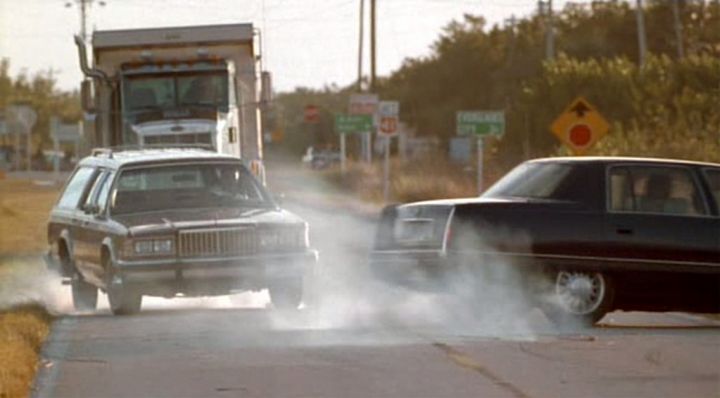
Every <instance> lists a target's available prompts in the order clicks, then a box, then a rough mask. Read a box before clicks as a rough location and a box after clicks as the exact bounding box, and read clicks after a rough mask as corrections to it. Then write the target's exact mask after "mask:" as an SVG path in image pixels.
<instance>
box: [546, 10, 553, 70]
mask: <svg viewBox="0 0 720 398" xmlns="http://www.w3.org/2000/svg"><path fill="white" fill-rule="evenodd" d="M546 4H547V17H546V22H547V28H546V31H545V58H546V59H553V58H555V26H554V23H553V22H554V21H553V6H552V0H547V3H546Z"/></svg>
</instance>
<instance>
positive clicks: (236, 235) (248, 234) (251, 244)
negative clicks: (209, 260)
mask: <svg viewBox="0 0 720 398" xmlns="http://www.w3.org/2000/svg"><path fill="white" fill-rule="evenodd" d="M259 247H260V242H259V239H258V235H257V234H256V233H255V229H254V228H250V227H239V228H218V229H200V230H187V231H180V233H179V237H178V253H179V255H180V256H181V257H200V256H212V257H215V256H232V255H250V254H254V253H257V252H258V251H259Z"/></svg>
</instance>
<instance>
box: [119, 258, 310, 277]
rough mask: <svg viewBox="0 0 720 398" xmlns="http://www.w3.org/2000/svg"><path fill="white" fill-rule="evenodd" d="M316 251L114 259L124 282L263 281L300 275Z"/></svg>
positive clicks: (307, 269) (308, 267) (308, 265)
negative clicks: (187, 257)
mask: <svg viewBox="0 0 720 398" xmlns="http://www.w3.org/2000/svg"><path fill="white" fill-rule="evenodd" d="M317 259H318V253H317V251H315V250H306V251H304V252H296V253H282V254H259V255H252V256H237V257H207V258H191V259H177V258H173V259H152V260H132V261H128V260H117V261H116V262H115V267H116V269H117V270H118V271H119V273H120V275H121V276H122V278H123V283H125V284H132V285H138V284H148V283H149V284H153V283H173V282H183V283H195V282H212V281H222V282H228V283H230V282H232V281H245V282H250V283H251V284H266V283H267V282H268V281H272V280H283V279H288V278H300V277H302V276H303V275H304V274H305V273H306V272H308V271H310V270H311V268H312V267H313V266H314V265H315V264H316V263H317Z"/></svg>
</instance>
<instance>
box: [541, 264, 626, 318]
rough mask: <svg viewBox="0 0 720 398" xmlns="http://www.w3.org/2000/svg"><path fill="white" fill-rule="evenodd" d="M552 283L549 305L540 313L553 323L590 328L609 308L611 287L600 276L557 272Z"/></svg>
mask: <svg viewBox="0 0 720 398" xmlns="http://www.w3.org/2000/svg"><path fill="white" fill-rule="evenodd" d="M554 282H555V283H554V295H553V300H552V303H549V304H548V305H545V306H544V308H543V310H544V312H545V315H547V316H548V318H550V319H551V320H552V321H553V322H555V323H556V324H559V325H564V324H569V325H572V324H571V322H572V323H575V324H577V323H580V324H581V325H582V326H591V325H593V324H595V323H596V322H597V321H599V320H600V319H601V318H602V317H603V316H605V314H606V313H607V312H608V311H610V309H611V308H612V300H613V296H614V294H613V286H612V283H611V280H610V278H609V277H608V276H607V275H605V274H603V273H600V272H594V271H575V270H561V271H558V272H557V273H555V281H554Z"/></svg>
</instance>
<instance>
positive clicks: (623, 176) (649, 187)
mask: <svg viewBox="0 0 720 398" xmlns="http://www.w3.org/2000/svg"><path fill="white" fill-rule="evenodd" d="M609 178H610V182H609V184H608V185H609V188H610V192H609V201H610V203H609V206H608V207H609V209H610V210H611V211H619V212H637V213H653V214H674V215H705V214H707V212H708V211H707V208H706V207H705V203H704V201H703V198H702V195H701V194H700V190H699V189H698V185H697V181H695V179H694V178H693V176H692V173H691V172H690V170H689V169H687V168H684V167H661V166H621V167H613V168H612V169H611V171H610V177H609Z"/></svg>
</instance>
